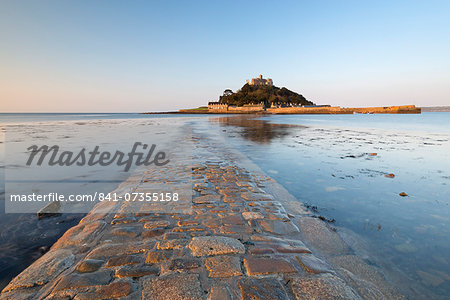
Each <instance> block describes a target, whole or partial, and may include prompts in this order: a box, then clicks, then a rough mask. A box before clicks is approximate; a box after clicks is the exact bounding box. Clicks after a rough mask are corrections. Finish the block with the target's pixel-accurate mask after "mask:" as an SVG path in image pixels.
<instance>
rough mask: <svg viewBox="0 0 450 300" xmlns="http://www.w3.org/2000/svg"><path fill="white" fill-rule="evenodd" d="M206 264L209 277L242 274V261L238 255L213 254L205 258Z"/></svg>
mask: <svg viewBox="0 0 450 300" xmlns="http://www.w3.org/2000/svg"><path fill="white" fill-rule="evenodd" d="M205 266H206V269H207V270H208V272H209V274H208V276H209V277H212V278H218V277H231V276H238V275H242V271H241V261H240V259H239V257H236V256H228V255H223V256H222V255H221V256H213V257H208V258H207V259H205Z"/></svg>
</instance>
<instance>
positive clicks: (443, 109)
mask: <svg viewBox="0 0 450 300" xmlns="http://www.w3.org/2000/svg"><path fill="white" fill-rule="evenodd" d="M422 111H423V112H450V106H428V107H422Z"/></svg>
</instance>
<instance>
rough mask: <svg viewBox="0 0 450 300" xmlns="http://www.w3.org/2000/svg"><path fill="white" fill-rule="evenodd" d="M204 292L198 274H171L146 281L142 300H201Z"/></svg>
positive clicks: (143, 284)
mask: <svg viewBox="0 0 450 300" xmlns="http://www.w3.org/2000/svg"><path fill="white" fill-rule="evenodd" d="M202 298H203V290H202V289H201V287H200V281H199V280H198V275H197V274H170V275H165V276H160V277H157V278H148V279H144V280H143V282H142V299H159V300H200V299H202Z"/></svg>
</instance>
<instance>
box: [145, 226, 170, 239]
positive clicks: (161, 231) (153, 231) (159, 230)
mask: <svg viewBox="0 0 450 300" xmlns="http://www.w3.org/2000/svg"><path fill="white" fill-rule="evenodd" d="M164 233H165V230H164V229H162V228H156V229H151V230H144V231H142V237H144V238H152V237H155V236H160V235H163V234H164Z"/></svg>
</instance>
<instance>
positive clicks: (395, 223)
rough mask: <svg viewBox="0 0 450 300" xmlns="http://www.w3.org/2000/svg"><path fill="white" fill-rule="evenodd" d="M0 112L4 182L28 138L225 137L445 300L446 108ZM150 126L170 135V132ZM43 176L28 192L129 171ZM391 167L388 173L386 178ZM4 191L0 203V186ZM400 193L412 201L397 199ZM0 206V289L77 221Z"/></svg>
mask: <svg viewBox="0 0 450 300" xmlns="http://www.w3.org/2000/svg"><path fill="white" fill-rule="evenodd" d="M0 118H2V122H3V124H5V123H8V124H11V125H10V127H9V129H7V134H6V140H7V142H8V145H9V146H8V147H12V148H9V151H8V150H7V151H6V154H7V158H8V159H7V160H5V159H2V161H3V162H4V163H3V165H2V168H1V170H2V172H1V173H0V175H1V176H2V177H1V178H0V180H1V182H4V181H5V178H4V172H3V171H4V169H5V168H4V165H5V164H6V165H9V167H12V169H14V166H15V165H16V167H17V168H18V169H17V170H16V171H15V173H16V174H19V175H20V174H21V170H20V161H19V162H17V163H15V162H14V160H15V159H17V157H16V156H15V155H14V153H15V150H14V149H15V148H14V147H17V149H21V148H20V147H22V148H23V146H24V145H27V144H29V143H31V141H34V140H36V141H40V140H47V141H48V140H49V138H50V140H53V139H55V140H60V141H64V143H65V144H67V145H72V146H73V147H74V148H76V147H77V145H80V144H83V145H85V146H89V145H96V144H99V145H101V146H104V147H109V148H111V149H117V148H119V149H122V148H123V149H124V150H126V149H129V147H130V143H131V142H132V141H134V140H137V139H139V138H140V137H142V136H144V135H145V134H146V133H147V132H148V131H151V130H150V129H151V128H152V124H159V123H164V122H166V121H164V120H169V121H168V122H169V123H173V124H183V122H184V123H186V124H189V125H191V126H193V127H194V128H201V129H202V130H208V131H209V132H210V133H211V134H215V135H220V136H223V137H224V140H225V141H227V143H229V144H230V145H232V146H233V147H235V148H236V149H237V150H239V151H241V152H242V153H243V154H245V155H246V156H248V157H249V158H250V159H251V160H252V161H253V162H255V163H256V164H257V165H258V166H259V167H261V168H262V169H263V170H264V171H265V172H266V173H267V174H268V175H270V176H271V177H273V178H274V179H276V180H277V181H278V182H279V183H280V184H282V185H283V186H284V187H285V188H286V189H288V190H289V191H290V192H291V193H292V194H293V195H294V196H295V197H296V198H297V199H298V200H299V201H301V202H303V203H305V204H306V205H307V206H308V207H309V208H310V210H311V211H313V212H314V213H315V214H316V215H317V216H321V217H323V218H324V219H326V220H328V221H330V225H331V226H334V227H336V228H337V229H338V232H339V233H340V234H341V235H342V236H343V237H344V238H346V239H347V240H349V241H354V240H355V239H354V237H355V236H356V237H357V240H358V241H360V242H358V243H356V244H355V243H354V245H353V246H355V251H356V253H357V254H358V255H361V256H362V257H363V258H365V259H366V261H367V262H369V263H370V264H372V265H374V266H377V267H379V268H381V270H383V271H384V273H385V275H386V276H387V277H388V279H390V280H391V281H392V283H393V284H394V285H395V286H397V287H398V288H399V289H400V290H401V291H402V292H403V293H404V294H406V295H407V296H408V297H409V298H435V299H445V298H446V297H447V295H449V294H450V289H449V286H450V284H449V283H450V265H449V264H450V241H449V239H448V237H449V236H450V207H449V200H450V156H449V153H450V113H424V114H421V115H317V116H316V115H285V116H263V117H256V118H254V117H252V116H237V117H236V116H229V115H228V116H207V115H204V116H198V115H193V116H188V115H183V116H179V115H178V116H177V115H135V114H61V115H60V114H30V115H13V114H7V115H5V114H0ZM169 118H170V119H169ZM155 120H161V122H159V123H158V121H155ZM155 122H156V123H155ZM37 124H39V125H37ZM37 128H39V130H37ZM119 129H120V130H119ZM14 130H15V131H14ZM8 132H9V134H8ZM14 132H15V133H14ZM156 133H158V134H161V135H163V136H164V135H168V134H170V129H165V130H162V131H158V132H156ZM24 135H25V136H24ZM0 145H1V147H3V146H4V145H5V143H2V144H0ZM121 147H122V148H121ZM4 152H5V151H0V154H1V155H4V154H5V153H4ZM18 152H20V151H18ZM375 153H376V155H373V154H375ZM11 155H12V156H11ZM40 171H41V172H40V173H39V174H38V175H36V176H39V179H41V182H39V183H38V184H37V183H34V184H37V186H34V187H33V189H38V190H46V189H54V188H55V184H54V182H45V180H43V179H46V178H53V179H54V177H55V176H54V175H55V172H56V173H57V174H59V175H58V176H59V177H60V178H64V179H66V180H69V181H72V184H70V185H64V186H62V185H59V186H60V187H61V189H63V190H64V191H63V192H71V191H76V190H80V189H82V190H83V191H104V192H109V191H111V190H113V189H114V188H115V187H116V186H117V185H118V183H120V182H121V181H122V180H124V179H125V178H126V177H127V176H128V175H129V173H127V172H121V171H120V170H119V169H117V168H116V169H115V168H112V167H111V168H87V169H84V170H81V171H80V170H78V171H77V172H72V170H66V169H61V170H59V171H54V169H46V170H45V171H44V169H40ZM58 172H61V173H58ZM13 173H14V172H13ZM391 173H392V174H394V177H393V178H390V177H386V176H385V175H388V174H391ZM10 175H11V174H10ZM99 179H100V180H99ZM3 186H4V185H2V187H3ZM28 188H29V187H28ZM0 192H1V198H2V199H1V200H2V202H3V201H4V197H5V191H4V189H3V190H2V191H0ZM401 192H405V193H406V194H407V195H408V196H406V197H402V196H400V195H399V194H400V193H401ZM1 207H2V208H1V210H0V211H1V213H0V225H1V226H0V250H1V251H0V274H1V276H2V278H1V279H0V287H1V286H4V285H5V284H6V283H7V282H8V281H9V280H10V278H11V277H12V276H15V275H16V274H18V273H19V272H20V271H21V270H23V269H24V268H25V267H26V266H27V265H29V264H30V263H31V262H32V261H34V260H35V259H36V258H38V257H39V256H40V255H42V253H44V252H45V251H46V249H47V248H48V247H49V246H50V245H51V244H52V243H53V242H54V241H56V240H57V239H58V238H59V237H60V236H61V235H62V234H63V233H64V232H65V231H66V230H67V229H68V228H70V227H71V226H73V225H75V224H76V223H77V222H78V221H79V219H80V218H81V217H82V216H83V215H82V214H63V215H61V216H58V217H53V218H48V219H43V220H40V221H38V220H37V217H36V215H35V214H31V213H28V214H5V213H4V205H1Z"/></svg>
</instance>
